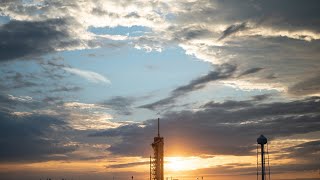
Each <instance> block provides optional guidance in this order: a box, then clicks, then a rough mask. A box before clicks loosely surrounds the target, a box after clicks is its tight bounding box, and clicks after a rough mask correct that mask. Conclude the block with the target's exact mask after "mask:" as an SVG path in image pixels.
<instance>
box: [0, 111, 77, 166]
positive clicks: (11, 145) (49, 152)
mask: <svg viewBox="0 0 320 180" xmlns="http://www.w3.org/2000/svg"><path fill="white" fill-rule="evenodd" d="M0 118H1V121H0V139H1V140H0V144H1V149H0V161H2V162H19V161H31V162H36V161H47V160H54V159H65V158H67V156H66V153H70V152H73V151H75V150H76V148H77V147H76V146H75V145H67V143H68V142H67V141H66V140H65V139H63V137H59V138H57V136H56V135H57V133H58V132H56V131H55V129H57V128H58V129H60V130H65V129H67V128H68V127H67V125H66V124H65V123H64V121H63V120H61V119H59V118H57V117H53V116H48V115H34V114H28V115H13V114H10V113H8V112H0ZM54 137H55V138H54Z"/></svg>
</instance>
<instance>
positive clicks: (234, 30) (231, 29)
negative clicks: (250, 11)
mask: <svg viewBox="0 0 320 180" xmlns="http://www.w3.org/2000/svg"><path fill="white" fill-rule="evenodd" d="M246 28H247V23H246V22H244V23H241V24H233V25H231V26H229V27H227V29H225V30H224V31H223V34H222V36H221V37H220V38H219V39H218V41H221V40H222V39H224V38H226V37H228V36H230V35H232V34H235V33H237V32H239V31H243V30H245V29H246Z"/></svg>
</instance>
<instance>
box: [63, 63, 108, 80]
mask: <svg viewBox="0 0 320 180" xmlns="http://www.w3.org/2000/svg"><path fill="white" fill-rule="evenodd" d="M63 69H64V70H66V71H67V72H69V73H71V74H75V75H78V76H80V77H82V78H85V79H87V80H88V81H91V82H94V83H105V84H110V83H111V81H110V80H109V79H107V78H106V77H104V76H103V75H101V74H98V73H96V72H92V71H87V70H81V69H76V68H68V67H65V68H63Z"/></svg>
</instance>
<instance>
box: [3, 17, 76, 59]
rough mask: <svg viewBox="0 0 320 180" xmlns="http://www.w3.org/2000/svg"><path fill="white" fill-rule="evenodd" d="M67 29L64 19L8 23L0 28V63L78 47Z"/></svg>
mask: <svg viewBox="0 0 320 180" xmlns="http://www.w3.org/2000/svg"><path fill="white" fill-rule="evenodd" d="M67 29H68V27H67V22H66V20H65V19H49V20H46V21H15V20H13V21H10V22H8V23H7V24H4V25H2V26H0V39H1V44H0V61H9V60H13V59H18V58H30V57H34V56H39V55H42V54H45V53H50V52H53V51H55V50H56V49H58V48H59V49H64V48H68V47H74V46H78V45H80V42H79V41H78V40H76V39H73V38H72V37H71V36H70V35H69V33H68V31H67Z"/></svg>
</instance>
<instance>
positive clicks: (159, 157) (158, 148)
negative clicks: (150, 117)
mask: <svg viewBox="0 0 320 180" xmlns="http://www.w3.org/2000/svg"><path fill="white" fill-rule="evenodd" d="M163 145H164V141H163V137H160V124H159V118H158V136H156V137H154V140H153V143H152V144H151V146H152V149H153V157H151V158H150V179H151V180H164V176H163Z"/></svg>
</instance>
